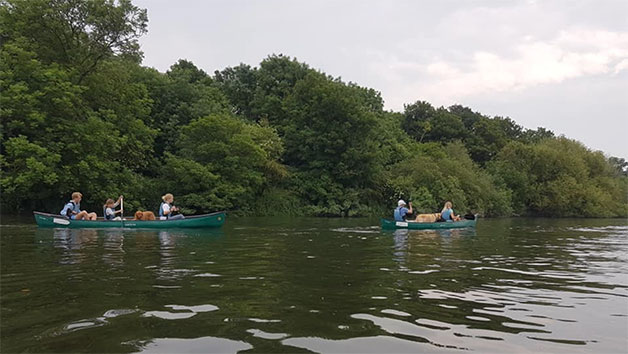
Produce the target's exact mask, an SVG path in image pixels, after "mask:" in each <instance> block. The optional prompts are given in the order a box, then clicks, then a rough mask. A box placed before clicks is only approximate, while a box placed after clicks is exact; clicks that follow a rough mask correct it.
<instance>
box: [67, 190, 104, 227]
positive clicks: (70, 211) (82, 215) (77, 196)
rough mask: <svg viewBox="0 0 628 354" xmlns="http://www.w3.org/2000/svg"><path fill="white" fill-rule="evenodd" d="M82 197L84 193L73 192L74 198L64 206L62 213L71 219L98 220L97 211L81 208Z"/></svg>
mask: <svg viewBox="0 0 628 354" xmlns="http://www.w3.org/2000/svg"><path fill="white" fill-rule="evenodd" d="M81 199H83V195H82V194H81V193H80V192H74V193H72V200H70V201H69V202H67V204H66V205H64V206H63V209H62V210H61V213H60V214H61V215H63V216H65V217H66V218H68V219H71V220H96V217H97V216H96V213H88V212H87V211H86V210H81Z"/></svg>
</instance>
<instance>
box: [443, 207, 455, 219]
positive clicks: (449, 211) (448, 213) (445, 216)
mask: <svg viewBox="0 0 628 354" xmlns="http://www.w3.org/2000/svg"><path fill="white" fill-rule="evenodd" d="M453 212H454V211H453V209H447V210H445V211H443V212H442V213H441V214H440V217H441V218H442V219H443V220H445V221H447V220H453V219H452V218H451V214H453Z"/></svg>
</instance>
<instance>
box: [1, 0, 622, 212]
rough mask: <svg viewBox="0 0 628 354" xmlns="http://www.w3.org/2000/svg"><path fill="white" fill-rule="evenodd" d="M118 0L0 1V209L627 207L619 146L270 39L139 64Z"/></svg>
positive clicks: (128, 16) (125, 9) (127, 16)
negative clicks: (169, 203) (361, 79)
mask: <svg viewBox="0 0 628 354" xmlns="http://www.w3.org/2000/svg"><path fill="white" fill-rule="evenodd" d="M147 23H148V18H147V14H146V10H144V9H140V8H138V7H137V6H135V5H133V4H132V3H131V1H129V0H117V1H114V0H90V1H78V0H28V1H27V0H2V1H0V45H1V47H0V93H1V94H0V124H1V126H0V128H1V134H2V135H1V144H0V167H1V174H0V187H1V188H2V208H3V211H9V212H19V211H31V210H44V211H51V212H57V211H58V210H60V209H61V207H62V205H63V203H64V201H65V200H66V199H68V198H69V195H70V194H71V193H72V192H73V191H77V190H78V191H81V192H82V193H83V194H84V196H85V197H84V205H85V206H86V207H87V208H90V209H95V210H100V207H101V206H102V204H103V203H104V201H105V199H107V198H111V197H115V196H117V195H119V194H124V195H125V197H126V201H127V205H128V207H127V208H131V209H133V208H143V209H149V210H150V209H152V210H156V209H157V207H158V205H159V202H160V198H159V197H160V196H161V195H163V194H165V193H168V192H170V193H173V194H174V195H175V198H176V201H177V204H179V205H180V206H181V207H182V208H183V209H184V211H186V212H190V213H201V212H209V211H215V210H221V209H226V210H230V211H233V212H238V213H242V214H249V215H269V214H283V215H325V216H354V215H384V214H389V213H390V210H391V209H392V207H393V206H394V205H395V202H396V199H397V198H405V199H410V200H412V201H413V202H414V205H415V207H416V208H417V209H418V210H419V211H420V212H435V211H438V210H440V208H441V207H442V205H443V203H444V202H445V201H447V200H451V201H452V202H453V203H454V208H455V209H456V210H457V211H458V212H462V213H464V212H475V213H482V214H484V215H493V216H508V215H543V216H586V217H626V216H628V163H627V162H626V161H625V160H624V159H621V158H617V157H607V156H604V155H603V154H602V153H601V152H596V151H591V150H590V149H588V148H587V147H585V146H584V145H582V144H581V143H579V142H577V141H574V140H571V139H568V138H566V137H563V136H558V137H557V136H555V134H554V133H553V132H552V131H549V130H547V129H545V128H542V127H539V128H537V129H535V130H531V129H525V128H524V127H522V126H520V125H518V124H517V123H516V122H515V121H514V120H512V119H511V118H509V117H501V116H494V117H491V116H487V115H483V114H481V113H478V112H475V111H473V110H472V109H471V108H469V107H464V106H461V105H453V106H451V107H434V106H433V105H432V104H430V103H429V102H426V101H423V100H417V101H416V102H413V103H409V104H407V105H405V107H404V110H403V111H402V112H391V111H386V110H384V102H383V100H382V97H381V94H380V93H379V92H377V91H376V90H374V89H372V88H367V87H362V86H360V85H358V84H355V83H351V82H349V83H347V82H344V81H342V80H341V79H340V78H334V77H331V76H329V75H326V74H325V73H323V72H320V71H318V70H315V69H313V68H311V67H310V66H308V65H307V64H306V63H303V62H300V61H298V60H297V59H296V58H291V57H289V56H285V55H281V54H279V55H275V54H272V55H270V56H268V57H267V58H265V59H263V60H262V61H261V63H260V64H259V65H258V66H257V67H255V66H250V65H247V64H239V65H236V66H233V67H227V68H224V69H222V70H217V71H215V72H214V73H213V75H211V74H208V73H207V72H205V71H204V70H202V69H200V68H199V67H198V66H197V65H196V64H195V63H192V62H190V61H188V60H184V59H181V60H179V61H177V62H176V63H173V65H172V66H171V67H170V69H169V70H168V71H166V72H165V73H161V72H158V71H157V70H154V69H152V68H147V67H144V66H142V65H141V59H142V52H141V50H140V47H139V44H138V38H139V37H140V36H141V35H142V34H144V33H145V32H146V30H147Z"/></svg>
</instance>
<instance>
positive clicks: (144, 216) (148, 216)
mask: <svg viewBox="0 0 628 354" xmlns="http://www.w3.org/2000/svg"><path fill="white" fill-rule="evenodd" d="M133 220H143V221H148V220H155V213H153V212H152V211H139V210H138V211H136V212H135V218H133Z"/></svg>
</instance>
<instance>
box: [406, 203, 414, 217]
mask: <svg viewBox="0 0 628 354" xmlns="http://www.w3.org/2000/svg"><path fill="white" fill-rule="evenodd" d="M408 206H409V207H410V209H408V212H407V213H406V214H412V213H413V210H412V202H409V203H408Z"/></svg>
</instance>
